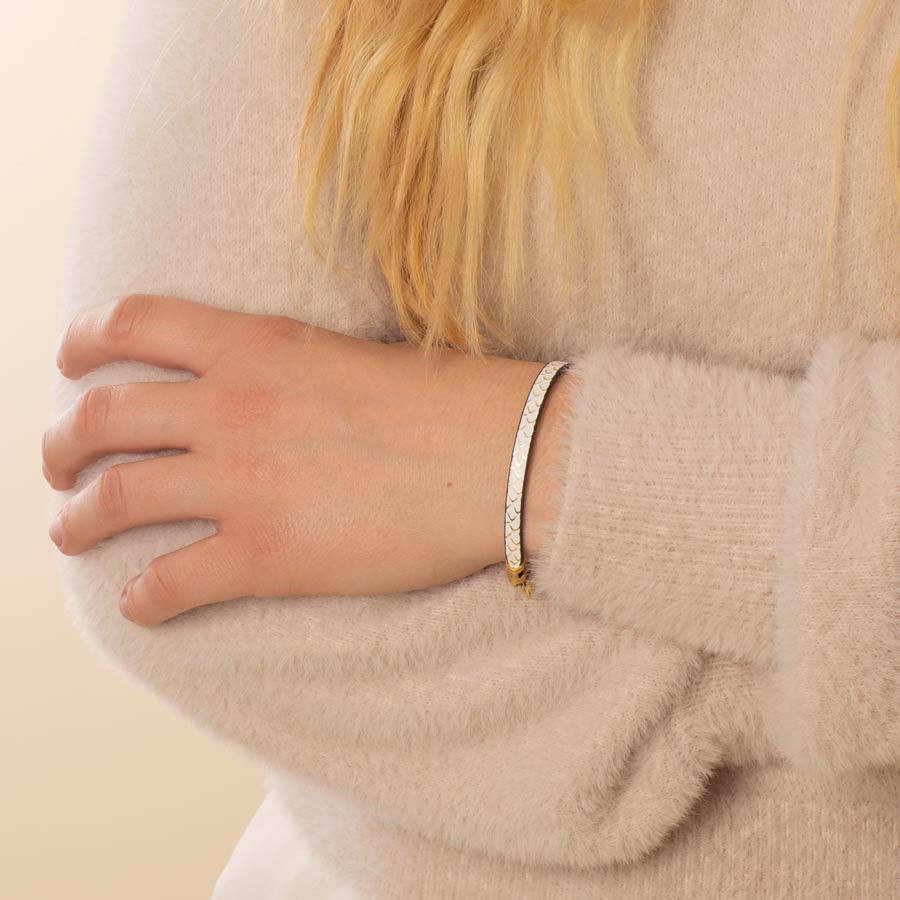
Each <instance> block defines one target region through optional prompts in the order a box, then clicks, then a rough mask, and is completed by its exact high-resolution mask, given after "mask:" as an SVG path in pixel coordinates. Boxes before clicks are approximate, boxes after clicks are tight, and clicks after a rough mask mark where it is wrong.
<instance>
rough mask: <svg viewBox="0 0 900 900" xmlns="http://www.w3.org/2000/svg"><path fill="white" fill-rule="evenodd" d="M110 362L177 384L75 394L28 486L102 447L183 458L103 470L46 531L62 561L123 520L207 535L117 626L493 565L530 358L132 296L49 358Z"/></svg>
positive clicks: (544, 493) (432, 580) (141, 582)
mask: <svg viewBox="0 0 900 900" xmlns="http://www.w3.org/2000/svg"><path fill="white" fill-rule="evenodd" d="M124 359H134V360H140V361H143V362H146V363H150V364H153V365H157V366H161V367H164V368H169V369H183V370H186V371H188V372H191V373H193V374H194V375H196V376H197V377H196V378H193V379H190V380H187V381H178V382H149V383H147V382H140V383H129V384H114V385H109V386H103V387H95V388H92V389H90V390H88V391H86V392H85V393H84V394H83V395H82V396H81V397H80V398H79V400H78V401H77V402H76V403H74V404H73V405H72V406H71V407H70V408H69V409H68V410H67V411H66V412H65V413H64V414H63V415H62V416H61V417H60V418H59V419H58V420H57V421H56V422H55V423H54V424H53V425H52V426H51V427H50V428H49V429H48V430H47V432H46V433H45V435H44V440H43V448H42V450H43V457H44V474H45V477H46V478H47V480H48V481H49V482H50V484H51V486H52V487H54V488H57V489H69V488H72V487H73V486H74V484H75V476H76V475H77V474H78V472H79V471H80V470H81V469H82V468H83V467H84V466H85V465H87V464H88V463H89V462H91V461H93V460H96V459H98V458H100V457H102V456H105V455H107V454H110V453H114V452H125V453H144V452H151V451H157V450H162V449H180V450H183V451H186V452H183V453H176V454H168V455H163V456H156V457H153V458H150V459H143V460H139V461H133V462H126V463H122V464H119V465H114V466H111V467H109V468H107V469H106V470H105V471H103V472H102V473H101V474H100V475H99V476H98V477H97V478H95V479H94V480H93V481H92V482H91V483H90V484H88V485H87V486H86V487H85V488H84V489H83V490H81V491H80V492H79V493H78V494H76V495H75V496H73V497H72V498H71V499H70V500H69V501H68V502H67V503H66V504H65V505H64V506H63V507H62V509H61V510H60V512H59V515H58V516H57V518H56V519H55V520H54V523H53V525H52V526H51V537H52V538H53V539H54V541H55V542H56V543H57V546H58V547H59V549H60V550H61V551H62V552H63V553H65V554H67V555H72V554H78V553H81V552H83V551H84V550H87V549H88V548H90V547H92V546H94V545H95V544H97V543H98V542H99V541H101V540H103V539H104V538H106V537H109V536H111V535H113V534H116V533H118V532H121V531H124V530H126V529H128V528H132V527H134V526H137V525H147V524H153V523H161V522H172V521H177V520H185V519H194V518H205V519H211V520H213V521H214V522H215V523H216V534H214V535H212V536H210V537H208V538H205V539H203V540H200V541H197V542H196V543H194V544H191V545H189V546H187V547H184V548H181V549H179V550H176V551H174V552H172V553H167V554H165V555H163V556H160V557H158V558H157V559H155V560H153V561H152V563H151V564H150V565H149V566H148V568H147V569H146V570H145V571H144V572H143V573H141V574H140V575H138V576H137V577H136V578H134V579H132V580H131V581H130V582H129V584H128V585H127V586H126V590H125V591H123V602H122V612H123V614H124V615H126V616H127V617H128V618H130V619H131V620H132V621H134V622H136V623H138V624H142V625H153V624H156V623H159V622H162V621H164V620H166V619H168V618H171V617H172V616H175V615H177V614H178V613H180V612H183V611H184V610H186V609H189V608H191V607H194V606H199V605H202V604H207V603H215V602H218V601H222V600H228V599H231V598H234V597H239V596H248V595H252V596H294V595H297V596H302V595H321V594H361V593H365V594H377V593H387V592H394V591H405V590H413V589H417V588H423V587H428V586H431V585H436V584H444V583H446V582H449V581H453V580H456V579H458V578H461V577H463V576H465V575H468V574H471V573H473V572H476V571H478V570H479V569H482V568H484V567H485V566H488V565H491V564H494V563H497V562H502V561H503V559H504V551H503V517H504V506H505V500H506V479H507V473H508V469H509V457H510V453H511V451H512V443H513V439H514V437H515V431H516V427H517V425H518V420H519V415H520V413H521V409H522V405H523V404H524V402H525V397H526V396H527V394H528V390H529V387H530V386H531V383H532V381H533V380H534V378H535V376H536V374H537V372H538V371H539V370H540V368H541V365H542V364H541V363H534V362H523V361H519V360H511V359H506V358H504V357H497V356H489V357H486V358H485V359H484V360H481V361H478V360H475V359H473V358H472V357H471V356H469V355H467V354H463V353H461V352H458V351H455V350H440V351H438V355H437V356H436V358H435V360H433V361H426V360H425V358H424V357H423V355H422V353H421V352H420V351H419V349H418V348H416V347H415V346H413V345H411V344H408V343H398V344H382V343H378V342H374V341H366V340H360V339H357V338H352V337H348V336H345V335H342V334H339V333H337V332H333V331H329V330H326V329H322V328H317V327H315V326H312V325H309V324H306V323H304V322H301V321H298V320H295V319H291V318H288V317H283V316H265V315H252V314H248V313H235V312H229V311H225V310H222V309H218V308H216V307H212V306H207V305H204V304H200V303H194V302H189V301H185V300H179V299H175V298H171V297H159V296H150V295H132V296H128V297H124V298H121V299H119V300H117V301H114V302H113V303H110V304H105V305H102V306H98V307H94V308H91V309H88V310H86V311H84V312H83V313H81V314H80V315H78V316H77V317H75V318H74V319H73V320H72V322H71V324H70V326H69V328H68V329H67V332H66V335H65V337H64V339H63V342H62V345H61V347H60V352H59V356H58V364H59V367H60V370H61V371H62V373H63V374H64V375H65V376H66V377H69V378H80V377H81V376H82V375H84V374H85V373H87V372H89V371H90V370H92V369H94V368H96V367H97V366H100V365H103V364H105V363H109V362H113V361H116V360H124ZM562 380H563V376H560V377H559V378H557V381H558V382H559V381H562ZM562 394H563V388H562V387H560V388H557V387H554V389H553V390H551V392H550V394H548V397H547V400H546V401H545V409H544V411H542V414H541V419H540V420H539V426H540V427H539V428H538V430H537V432H536V434H535V437H534V442H533V445H532V454H533V455H532V459H531V461H530V462H529V485H528V491H527V492H526V496H525V500H524V504H523V507H524V510H525V512H524V513H523V526H525V534H524V547H525V550H526V555H528V554H530V553H533V552H535V551H536V550H537V544H536V536H537V530H538V527H539V525H540V524H541V523H542V522H543V521H544V520H545V519H546V518H547V517H548V516H549V515H552V497H553V495H554V488H553V487H552V486H551V485H549V484H547V483H546V480H547V479H546V477H545V473H546V471H547V464H548V462H549V459H550V455H551V454H552V452H555V451H554V448H555V446H556V442H555V440H554V427H553V426H554V421H553V420H554V417H555V416H556V415H558V413H554V412H553V410H554V409H556V408H557V406H558V405H559V404H560V403H562V402H563V401H562ZM554 395H555V400H554V402H553V403H551V399H552V398H553V397H554ZM548 422H549V424H548ZM529 544H530V546H529Z"/></svg>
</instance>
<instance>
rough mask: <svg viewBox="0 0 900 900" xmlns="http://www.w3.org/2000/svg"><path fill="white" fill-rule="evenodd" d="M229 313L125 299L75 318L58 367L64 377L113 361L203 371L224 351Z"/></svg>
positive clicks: (139, 297) (144, 297) (154, 299)
mask: <svg viewBox="0 0 900 900" xmlns="http://www.w3.org/2000/svg"><path fill="white" fill-rule="evenodd" d="M234 315H236V314H235V313H231V312H229V311H228V310H224V309H219V308H218V307H215V306H209V305H207V304H205V303H197V302H195V301H192V300H181V299H179V298H176V297H161V296H157V295H154V294H128V295H127V296H125V297H119V298H118V299H116V300H114V301H112V302H111V303H103V304H100V305H99V306H93V307H90V308H89V309H85V310H83V311H82V312H80V313H78V315H76V316H75V317H74V318H73V319H72V321H71V322H70V323H69V326H68V328H67V329H66V333H65V335H64V336H63V339H62V343H61V344H60V348H59V354H58V356H57V365H58V366H59V368H60V371H61V372H62V373H63V374H64V375H65V376H66V377H67V378H80V377H81V376H82V375H84V374H85V373H86V372H90V371H91V370H92V369H96V368H97V367H98V366H102V365H104V364H106V363H110V362H114V361H116V360H123V359H134V360H139V361H141V362H146V363H150V364H151V365H155V366H161V367H162V368H165V369H184V370H185V371H188V372H193V373H195V374H196V375H202V374H203V373H204V372H206V371H207V370H208V369H209V368H210V366H211V365H212V364H213V362H214V361H215V360H216V359H217V358H218V357H219V355H220V354H221V353H222V351H223V344H224V331H225V327H226V324H227V321H228V318H229V317H230V316H234Z"/></svg>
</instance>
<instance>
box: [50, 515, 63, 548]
mask: <svg viewBox="0 0 900 900" xmlns="http://www.w3.org/2000/svg"><path fill="white" fill-rule="evenodd" d="M49 534H50V540H51V541H53V543H54V544H56V546H57V547H59V546H60V545H61V544H62V527H61V526H60V524H59V513H57V514H56V518H55V519H54V520H53V521H52V522H51V523H50V531H49Z"/></svg>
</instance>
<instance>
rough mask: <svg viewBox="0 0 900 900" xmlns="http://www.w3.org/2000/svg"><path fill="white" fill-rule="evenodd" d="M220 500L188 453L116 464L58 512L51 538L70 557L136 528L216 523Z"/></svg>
mask: <svg viewBox="0 0 900 900" xmlns="http://www.w3.org/2000/svg"><path fill="white" fill-rule="evenodd" d="M219 499H220V498H219V497H218V489H217V488H216V486H215V484H214V483H213V482H212V481H211V480H210V479H209V478H208V477H204V472H203V470H202V467H201V466H200V465H199V464H198V463H197V459H196V456H195V454H193V453H180V454H177V455H169V456H157V457H153V458H151V459H143V460H139V461H137V462H128V463H120V464H119V465H115V466H110V467H109V468H108V469H104V471H103V472H101V473H100V474H99V475H98V476H97V477H96V478H95V479H94V480H93V481H91V483H90V484H88V485H87V487H85V488H84V490H82V491H80V492H79V493H78V494H76V495H75V496H74V497H73V498H72V499H71V500H69V501H68V502H67V503H66V504H65V505H64V506H63V507H62V508H61V509H60V510H59V512H58V514H57V516H56V518H55V519H54V521H53V524H52V525H51V526H50V537H51V538H52V539H53V541H54V543H56V545H57V547H59V549H60V551H61V552H62V553H64V554H65V555H66V556H75V555H77V554H78V553H83V552H84V551H85V550H87V549H89V548H90V547H93V546H94V545H95V544H97V543H99V542H100V541H102V540H103V539H104V538H108V537H110V536H111V535H114V534H118V533H119V532H121V531H127V530H128V529H129V528H134V527H135V526H137V525H155V524H159V523H162V522H179V521H185V520H188V519H215V518H216V516H217V514H218V513H217V510H218V509H220V508H221V507H220V506H219V504H218V502H217V501H218V500H219Z"/></svg>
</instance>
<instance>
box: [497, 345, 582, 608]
mask: <svg viewBox="0 0 900 900" xmlns="http://www.w3.org/2000/svg"><path fill="white" fill-rule="evenodd" d="M568 366H569V363H568V362H564V361H562V360H554V361H553V362H548V363H547V364H546V365H545V366H544V368H543V369H541V371H540V372H538V374H537V377H536V378H535V379H534V384H532V386H531V390H530V391H529V392H528V397H527V399H526V400H525V407H524V409H523V410H522V415H521V417H520V418H519V428H518V430H517V431H516V440H515V443H514V444H513V451H512V458H511V459H510V463H509V479H508V481H507V484H506V515H505V517H504V523H503V524H504V536H505V547H506V577H507V578H508V579H509V582H510V584H512V585H513V586H514V587H520V588H522V590H523V591H524V592H525V596H526V597H530V596H531V590H532V585H531V580H530V578H529V572H528V564H527V562H526V561H525V560H524V559H523V558H522V556H523V554H522V499H523V498H524V496H525V472H526V469H527V466H528V451H529V450H530V449H531V438H532V436H533V435H534V429H535V426H536V425H537V420H538V416H539V415H540V412H541V404H542V403H543V402H544V397H546V396H547V391H548V389H549V388H550V385H551V384H552V383H553V379H554V378H555V377H556V376H557V375H558V374H559V373H560V372H562V371H563V370H564V369H566V368H568Z"/></svg>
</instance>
